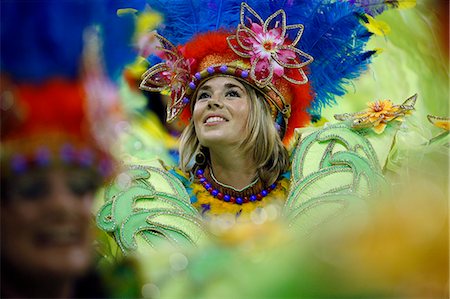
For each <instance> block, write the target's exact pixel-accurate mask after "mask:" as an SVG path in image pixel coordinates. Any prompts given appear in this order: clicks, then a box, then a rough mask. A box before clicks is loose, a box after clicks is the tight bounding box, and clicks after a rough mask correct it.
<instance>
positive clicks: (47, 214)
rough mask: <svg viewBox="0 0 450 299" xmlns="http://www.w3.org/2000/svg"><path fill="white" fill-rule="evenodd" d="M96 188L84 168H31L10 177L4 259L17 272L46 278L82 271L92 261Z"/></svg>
mask: <svg viewBox="0 0 450 299" xmlns="http://www.w3.org/2000/svg"><path fill="white" fill-rule="evenodd" d="M96 185H97V184H96V183H95V178H93V176H92V175H91V173H90V172H87V170H83V169H80V168H71V169H63V168H52V169H49V170H45V171H44V170H30V171H28V172H27V173H25V174H22V175H20V176H18V177H17V178H14V179H12V180H11V182H10V183H9V184H8V186H7V188H8V190H7V193H8V197H7V199H2V200H3V202H2V207H1V250H2V252H1V253H2V258H3V259H6V260H7V261H8V263H9V265H10V266H11V267H13V268H14V269H15V270H16V271H19V272H22V273H26V274H28V275H35V276H36V275H40V276H42V278H44V277H52V276H53V277H71V276H77V275H80V274H82V273H84V272H85V271H86V270H87V269H88V268H89V267H90V265H91V261H92V257H93V251H92V250H93V248H92V241H93V234H92V226H91V208H92V203H93V199H94V191H95V189H96ZM44 279H45V278H44Z"/></svg>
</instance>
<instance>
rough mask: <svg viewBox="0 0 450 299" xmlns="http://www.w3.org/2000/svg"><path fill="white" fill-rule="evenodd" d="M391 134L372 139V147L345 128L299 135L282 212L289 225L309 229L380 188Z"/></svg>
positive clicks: (341, 125) (359, 134)
mask: <svg viewBox="0 0 450 299" xmlns="http://www.w3.org/2000/svg"><path fill="white" fill-rule="evenodd" d="M395 131H396V129H395V128H390V129H389V130H388V132H385V133H384V134H386V135H384V134H383V135H384V136H383V135H379V136H373V138H374V139H378V140H375V142H374V145H373V144H372V143H371V141H369V139H368V138H366V136H364V133H363V132H359V131H356V130H354V129H352V128H351V127H350V126H349V125H348V124H346V123H339V124H334V125H330V126H327V127H325V128H321V129H318V130H316V131H314V132H312V133H310V134H308V135H307V136H306V137H305V136H304V137H303V138H302V140H301V141H300V142H299V143H298V144H297V146H296V147H295V149H294V151H293V154H292V156H291V162H292V171H291V188H290V191H289V195H288V198H287V201H286V205H285V207H284V210H283V212H284V216H285V217H286V219H287V220H288V222H289V223H290V224H291V225H292V226H297V227H299V228H304V227H305V226H306V227H311V225H312V226H314V225H316V224H319V223H320V222H323V221H325V220H326V219H328V218H330V217H331V216H332V215H334V214H336V213H340V212H341V211H342V210H343V209H345V208H347V207H348V206H349V205H351V204H358V203H359V204H360V203H362V201H361V199H363V198H365V197H368V196H370V195H375V194H377V193H378V192H380V191H381V190H383V189H385V187H386V181H385V179H384V177H383V174H382V167H381V165H384V162H385V158H386V156H387V153H388V150H386V148H387V149H389V148H390V147H391V145H392V142H393V136H394V135H395ZM369 135H370V134H369ZM375 149H377V151H376V150H375ZM377 152H379V153H378V154H377ZM380 162H382V163H380Z"/></svg>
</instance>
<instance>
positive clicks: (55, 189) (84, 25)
mask: <svg viewBox="0 0 450 299" xmlns="http://www.w3.org/2000/svg"><path fill="white" fill-rule="evenodd" d="M138 2H139V1H135V2H134V3H133V5H138ZM119 8H121V7H120V6H119V3H115V2H112V1H92V2H91V1H78V2H73V1H70V2H66V1H63V2H61V1H52V0H51V1H33V2H29V1H2V2H1V61H0V62H1V127H2V130H1V296H2V298H27V297H38V298H78V297H87V298H98V297H105V296H107V295H108V296H109V295H110V294H109V292H110V291H111V290H110V289H109V288H108V289H107V288H105V284H104V278H103V277H101V276H102V275H103V274H102V273H101V271H100V269H99V268H98V267H97V265H96V255H95V246H94V230H93V229H94V226H93V225H92V223H93V222H92V209H93V204H94V202H93V201H94V196H95V194H96V192H97V190H98V188H99V187H100V186H101V185H102V184H103V183H104V182H105V179H107V178H108V177H109V176H110V175H111V174H112V172H113V170H114V167H115V166H114V165H115V160H114V158H113V153H112V152H113V151H112V147H113V144H112V143H111V141H112V140H114V135H112V133H114V127H115V125H116V122H117V121H118V120H120V117H121V116H120V107H119V106H118V102H117V98H118V96H117V90H116V85H115V81H114V80H115V79H117V74H118V73H120V72H121V68H122V67H123V65H124V64H125V63H126V62H127V61H128V59H129V58H130V57H131V56H130V53H131V52H132V51H131V49H130V46H129V43H128V41H129V40H130V39H131V37H132V33H133V30H134V29H133V26H134V19H133V18H132V17H129V16H126V15H125V16H124V15H121V16H119V14H118V10H119ZM112 41H114V42H117V41H121V42H122V43H121V45H119V46H115V47H110V46H109V43H111V42H112ZM109 274H111V275H113V274H112V273H109Z"/></svg>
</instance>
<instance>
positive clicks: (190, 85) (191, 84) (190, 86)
mask: <svg viewBox="0 0 450 299" xmlns="http://www.w3.org/2000/svg"><path fill="white" fill-rule="evenodd" d="M196 87H197V86H196V85H195V83H194V82H190V83H189V88H190V89H192V90H194V89H195V88H196Z"/></svg>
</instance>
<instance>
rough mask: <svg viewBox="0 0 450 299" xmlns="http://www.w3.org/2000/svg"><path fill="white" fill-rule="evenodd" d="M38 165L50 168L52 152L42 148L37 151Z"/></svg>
mask: <svg viewBox="0 0 450 299" xmlns="http://www.w3.org/2000/svg"><path fill="white" fill-rule="evenodd" d="M36 163H37V164H38V165H39V166H48V165H49V164H50V150H49V149H48V148H45V147H41V148H39V149H38V150H37V151H36Z"/></svg>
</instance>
